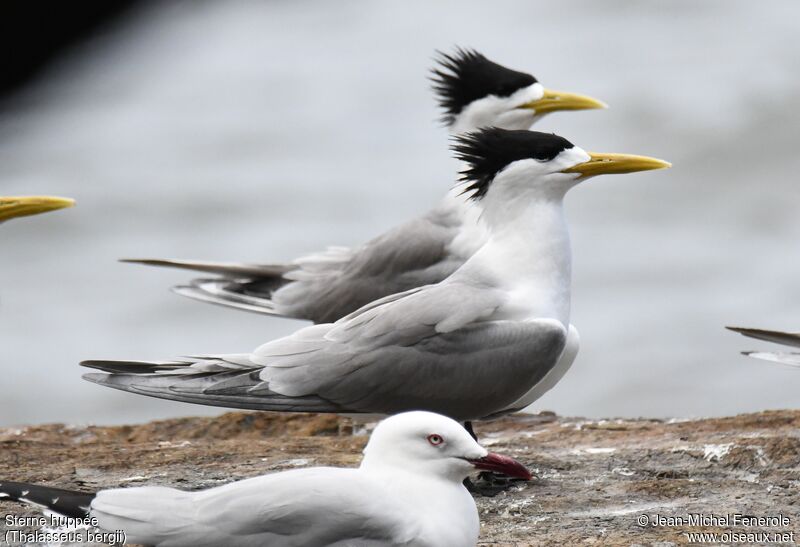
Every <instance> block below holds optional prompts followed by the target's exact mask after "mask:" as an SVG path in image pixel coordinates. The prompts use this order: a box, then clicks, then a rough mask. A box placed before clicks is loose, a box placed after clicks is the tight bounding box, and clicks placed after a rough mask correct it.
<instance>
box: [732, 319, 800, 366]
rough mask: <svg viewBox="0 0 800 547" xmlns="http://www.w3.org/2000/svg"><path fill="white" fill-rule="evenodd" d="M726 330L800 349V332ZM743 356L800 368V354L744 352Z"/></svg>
mask: <svg viewBox="0 0 800 547" xmlns="http://www.w3.org/2000/svg"><path fill="white" fill-rule="evenodd" d="M725 328H726V329H728V330H732V331H733V332H738V333H739V334H742V335H744V336H748V337H750V338H756V339H757V340H766V341H767V342H774V343H775V344H782V345H784V346H790V347H793V348H800V332H783V331H779V330H765V329H749V328H743V327H725ZM742 354H743V355H747V356H749V357H753V358H755V359H762V360H764V361H772V362H774V363H781V364H784V365H790V366H793V367H800V352H788V353H787V352H780V351H743V352H742Z"/></svg>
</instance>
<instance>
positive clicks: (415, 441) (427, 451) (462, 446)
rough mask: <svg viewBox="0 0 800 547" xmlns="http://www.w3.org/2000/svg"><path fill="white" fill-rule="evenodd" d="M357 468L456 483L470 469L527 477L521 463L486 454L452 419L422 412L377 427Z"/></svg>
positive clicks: (528, 476)
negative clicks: (401, 472) (406, 472)
mask: <svg viewBox="0 0 800 547" xmlns="http://www.w3.org/2000/svg"><path fill="white" fill-rule="evenodd" d="M361 468H362V469H367V470H373V469H374V470H383V469H387V468H389V469H391V468H395V469H397V468H399V469H402V470H404V471H408V472H411V473H416V474H424V475H430V476H434V477H440V478H446V479H451V480H453V481H457V482H461V481H463V480H464V478H466V477H467V475H469V473H470V471H472V470H474V469H484V470H491V471H499V472H502V473H505V474H506V475H509V476H511V477H518V478H523V479H530V478H531V475H530V473H529V472H528V470H527V469H525V467H524V466H523V465H522V464H520V463H519V462H517V461H516V460H513V459H512V458H509V457H506V456H501V455H499V454H494V453H491V452H489V451H488V450H486V449H485V448H483V447H482V446H481V445H479V444H478V443H477V442H475V440H474V439H473V438H472V437H471V436H470V435H469V433H467V431H466V429H464V427H462V426H461V424H459V423H458V422H456V421H455V420H452V419H450V418H447V417H446V416H442V415H440V414H435V413H433V412H425V411H414V412H404V413H402V414H397V415H395V416H391V417H389V418H386V419H385V420H383V421H382V422H381V423H380V424H378V426H377V427H376V428H375V431H374V432H373V433H372V436H371V437H370V440H369V442H368V443H367V446H366V447H365V448H364V459H363V461H362V462H361Z"/></svg>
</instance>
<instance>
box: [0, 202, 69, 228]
mask: <svg viewBox="0 0 800 547" xmlns="http://www.w3.org/2000/svg"><path fill="white" fill-rule="evenodd" d="M73 205H75V200H73V199H70V198H61V197H55V196H11V197H9V196H0V222H5V221H6V220H11V219H12V218H17V217H24V216H30V215H38V214H40V213H47V212H49V211H57V210H58V209H65V208H67V207H72V206H73Z"/></svg>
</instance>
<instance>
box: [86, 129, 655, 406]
mask: <svg viewBox="0 0 800 547" xmlns="http://www.w3.org/2000/svg"><path fill="white" fill-rule="evenodd" d="M456 143H457V144H456V145H455V147H454V150H455V151H456V153H457V155H458V157H459V158H460V159H461V160H463V161H464V162H465V164H466V166H467V167H466V168H465V170H464V171H463V172H462V173H463V179H462V180H463V188H464V189H465V191H466V192H467V193H468V194H469V195H470V198H471V199H473V200H475V201H476V202H478V203H479V204H480V206H481V210H482V219H483V221H484V222H485V225H486V228H487V232H488V237H487V238H486V240H485V242H484V243H483V245H482V246H481V247H480V249H479V250H478V251H477V252H475V253H474V254H472V256H470V257H469V258H468V259H467V260H466V262H464V264H463V265H461V266H460V267H459V268H458V269H457V270H456V271H455V272H454V273H453V274H452V275H450V276H449V277H447V278H446V279H444V280H442V281H440V282H439V283H435V284H430V285H425V286H422V287H416V288H413V289H410V290H407V291H405V292H402V293H398V294H394V295H390V296H387V297H384V298H381V299H379V300H376V301H375V302H372V303H370V304H368V305H366V306H364V307H362V308H360V309H359V310H357V311H355V312H353V313H352V314H350V315H347V316H345V317H343V318H342V319H340V320H338V321H336V322H335V323H326V324H318V325H312V326H309V327H305V328H302V329H300V330H298V331H296V332H295V333H294V334H292V335H290V336H287V337H284V338H280V339H277V340H273V341H271V342H268V343H266V344H263V345H262V346H260V347H259V348H257V349H256V350H255V351H253V352H252V353H246V354H236V355H212V356H199V357H191V358H187V359H185V360H178V361H162V362H137V361H106V360H95V361H85V362H84V363H82V364H83V365H84V366H87V367H90V368H95V369H98V370H101V371H103V372H102V373H89V374H86V375H85V376H84V378H85V379H87V380H89V381H92V382H95V383H98V384H101V385H104V386H108V387H112V388H116V389H121V390H125V391H129V392H132V393H138V394H142V395H149V396H153V397H159V398H164V399H172V400H178V401H185V402H192V403H199V404H206V405H214V406H223V407H231V408H246V409H256V410H278V411H308V412H353V413H375V414H395V413H398V412H403V411H406V410H420V409H421V410H430V411H433V412H438V413H441V414H444V415H446V416H450V417H452V418H455V419H458V420H465V421H466V420H473V419H481V418H487V417H491V416H494V415H497V414H502V413H507V412H511V411H515V410H519V409H520V408H521V407H520V406H519V404H518V401H520V400H521V399H523V398H524V396H525V395H526V394H528V393H529V392H531V391H533V390H535V389H536V388H537V385H541V383H543V382H545V383H546V382H548V381H549V380H548V377H549V376H548V375H550V374H551V373H552V372H553V369H554V368H555V367H556V364H557V362H558V360H559V356H560V355H561V354H562V351H563V349H564V346H565V343H566V339H567V327H568V325H569V312H570V283H571V267H572V266H571V264H572V260H571V250H570V243H569V232H568V229H567V223H566V218H565V216H564V207H563V199H564V196H565V194H566V193H567V191H568V190H570V189H571V188H573V187H575V186H576V185H578V183H580V182H582V181H584V180H586V179H588V178H590V177H593V176H596V175H601V174H613V173H631V172H635V171H645V170H650V169H663V168H665V167H668V166H669V164H668V163H666V162H663V161H661V160H657V159H654V158H648V157H644V156H632V155H625V154H597V153H591V154H590V153H587V152H585V151H584V150H582V149H581V148H579V147H577V146H574V145H573V144H572V143H570V142H569V141H567V140H566V139H564V138H562V137H559V136H557V135H553V134H546V133H537V132H530V131H519V130H518V131H508V130H503V129H498V128H492V129H484V130H479V131H477V132H474V133H469V134H467V135H465V136H461V137H457V138H456Z"/></svg>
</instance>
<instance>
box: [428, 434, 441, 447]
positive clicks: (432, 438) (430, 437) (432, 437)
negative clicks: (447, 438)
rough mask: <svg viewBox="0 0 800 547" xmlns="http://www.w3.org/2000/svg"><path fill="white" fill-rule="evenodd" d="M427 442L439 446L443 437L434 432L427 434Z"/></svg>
mask: <svg viewBox="0 0 800 547" xmlns="http://www.w3.org/2000/svg"><path fill="white" fill-rule="evenodd" d="M428 442H429V443H431V444H432V445H433V446H439V445H440V444H442V443H443V442H444V437H442V436H441V435H437V434H436V433H434V434H433V435H428Z"/></svg>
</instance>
